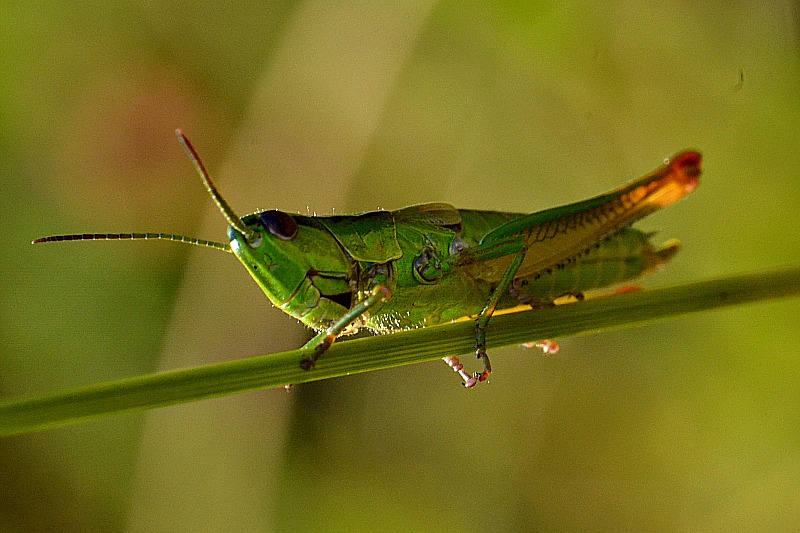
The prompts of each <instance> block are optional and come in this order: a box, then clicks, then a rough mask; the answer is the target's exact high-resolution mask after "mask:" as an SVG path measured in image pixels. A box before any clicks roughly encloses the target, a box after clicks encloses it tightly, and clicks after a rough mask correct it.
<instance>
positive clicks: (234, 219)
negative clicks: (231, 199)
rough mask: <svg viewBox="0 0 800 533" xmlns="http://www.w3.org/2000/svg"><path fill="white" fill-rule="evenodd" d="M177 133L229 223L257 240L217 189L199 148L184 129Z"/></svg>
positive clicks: (248, 237)
mask: <svg viewBox="0 0 800 533" xmlns="http://www.w3.org/2000/svg"><path fill="white" fill-rule="evenodd" d="M175 135H177V136H178V141H180V143H181V145H182V146H183V149H184V150H186V154H187V155H188V156H189V158H190V159H191V160H192V163H194V168H195V169H197V173H198V174H199V175H200V179H202V180H203V185H205V187H206V190H207V191H208V194H210V195H211V198H213V199H214V202H215V203H216V204H217V207H219V210H220V211H221V212H222V216H224V217H225V220H227V221H228V224H230V225H231V226H233V228H234V229H235V230H236V231H238V232H239V233H241V234H242V235H244V237H245V238H246V239H247V240H248V241H249V242H252V241H253V240H255V238H256V234H255V232H254V231H252V230H250V229H247V226H245V225H244V222H242V219H241V218H239V216H238V215H237V214H236V213H234V211H233V209H232V208H231V206H229V205H228V202H226V201H225V199H224V198H223V197H222V195H221V194H220V193H219V191H217V188H216V187H215V186H214V182H213V181H211V176H209V175H208V171H207V170H206V167H205V165H203V161H202V159H200V155H199V154H198V153H197V150H195V149H194V146H192V143H191V141H189V139H188V138H187V137H186V135H184V134H183V130H180V129H177V130H175Z"/></svg>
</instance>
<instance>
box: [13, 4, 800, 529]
mask: <svg viewBox="0 0 800 533" xmlns="http://www.w3.org/2000/svg"><path fill="white" fill-rule="evenodd" d="M2 4H3V5H2V7H0V10H1V11H0V35H2V40H0V76H2V78H1V79H0V82H1V83H0V180H2V190H3V193H2V195H0V202H2V213H3V225H2V227H3V236H2V243H3V250H4V251H3V253H2V254H0V268H1V269H2V272H1V273H2V279H3V283H2V299H0V312H1V313H2V317H1V318H0V396H1V397H2V398H16V397H20V396H23V395H34V394H40V393H45V392H50V391H55V390H58V389H62V388H64V387H70V386H76V385H82V384H90V383H95V382H101V381H105V380H110V379H117V378H123V377H129V376H138V375H142V374H145V373H150V372H155V371H158V370H164V369H171V368H183V367H187V366H192V365H199V364H205V363H209V362H214V361H223V360H229V359H235V358H240V357H246V356H251V355H257V354H264V353H270V352H274V351H279V350H284V349H290V348H294V347H297V346H299V345H300V344H301V343H302V342H303V341H304V339H305V338H307V335H308V332H307V331H306V330H305V329H304V328H303V327H302V326H301V325H299V324H298V323H296V321H295V320H293V319H290V318H288V317H286V316H284V315H282V314H281V313H280V312H279V311H278V310H276V309H274V308H272V307H271V305H270V304H269V302H268V301H267V299H266V298H265V297H264V296H263V295H262V294H261V293H260V291H259V289H258V288H257V287H256V285H255V284H254V283H252V282H251V280H250V278H249V276H248V274H247V273H246V272H245V271H244V269H242V268H241V267H240V265H239V264H238V262H237V261H236V260H235V259H233V258H232V257H231V256H227V255H224V254H219V253H215V252H213V251H208V250H202V249H195V248H191V247H188V246H179V245H171V244H158V243H156V244H150V243H75V244H62V245H50V246H37V247H34V246H31V245H30V241H31V239H33V238H36V237H40V236H44V235H50V234H56V233H72V232H115V231H131V230H137V231H167V232H175V233H183V234H187V235H192V236H197V237H201V238H208V239H214V240H224V239H225V224H224V222H223V221H222V219H221V217H220V215H219V213H218V212H216V210H215V208H214V206H213V204H212V203H211V202H210V200H209V199H208V198H207V196H206V195H205V192H204V191H203V189H202V187H201V186H200V184H199V182H198V179H197V177H196V176H195V175H194V173H193V170H192V168H191V165H190V163H189V162H188V160H187V159H186V157H185V155H184V154H183V152H182V150H181V149H180V148H179V146H178V144H177V142H176V141H175V139H174V136H173V130H174V129H175V128H176V127H182V128H184V129H185V130H186V131H187V133H188V134H189V136H190V137H191V138H192V140H193V141H194V142H195V144H196V146H197V147H198V149H199V151H200V153H201V154H202V155H203V157H204V159H205V161H206V164H207V166H208V167H209V168H210V171H211V173H212V175H213V176H215V178H216V179H217V180H218V184H219V185H220V187H221V189H222V191H223V193H224V194H225V195H226V197H227V199H228V200H229V201H230V203H231V204H232V205H233V206H234V208H235V209H237V210H238V211H239V212H240V213H241V214H244V213H246V212H250V211H254V210H256V209H259V208H261V209H271V208H281V209H283V210H287V211H295V212H303V213H305V212H306V211H307V210H308V211H310V212H316V213H318V214H331V213H332V212H334V210H335V212H336V213H353V212H359V211H365V210H372V209H375V208H378V207H381V208H386V209H396V208H400V207H403V206H406V205H409V204H414V203H419V202H426V201H446V202H450V203H452V204H454V205H456V206H460V207H470V208H485V209H498V210H506V211H522V212H526V211H534V210H538V209H543V208H546V207H551V206H554V205H558V204H561V203H566V202H571V201H575V200H579V199H583V198H586V197H588V196H591V195H594V194H597V193H600V192H603V191H605V190H606V189H609V188H611V187H615V186H617V185H619V184H621V183H622V182H624V181H626V180H629V179H632V178H634V177H636V176H638V175H640V174H642V173H644V172H646V171H649V170H651V169H652V168H654V167H655V166H657V165H658V164H659V163H660V162H661V160H662V159H663V158H665V157H668V156H669V155H671V154H672V153H674V152H676V151H678V150H680V149H683V148H688V147H692V148H698V149H701V150H702V151H703V152H704V155H705V169H706V173H705V176H704V180H703V183H702V186H701V188H700V189H699V190H698V191H697V192H696V193H695V194H694V195H692V196H691V197H689V198H688V199H687V200H685V201H683V202H681V203H680V204H678V205H676V206H674V207H671V208H669V209H667V210H665V211H663V212H660V213H657V214H656V215H654V216H652V217H651V218H650V219H648V220H647V221H645V222H644V223H642V224H641V225H640V226H641V227H643V228H646V229H654V230H655V229H658V230H660V232H661V233H660V234H659V235H660V236H662V237H663V238H664V239H667V238H671V237H677V238H679V239H680V240H681V241H682V242H683V243H684V245H685V249H684V250H683V252H682V253H681V254H679V256H678V257H677V258H676V260H675V261H674V263H673V264H672V265H670V267H669V268H668V269H666V270H665V271H664V272H663V273H660V274H658V275H657V276H655V277H653V278H652V279H650V280H648V281H647V283H646V284H647V285H648V286H651V287H652V286H664V285H669V284H677V283H681V282H687V281H693V280H699V279H703V278H709V277H715V276H722V275H726V274H733V273H740V272H745V271H750V270H754V269H759V268H765V267H770V266H775V265H780V264H786V263H790V262H797V261H798V260H800V232H798V231H797V217H798V215H799V214H800V209H799V207H800V151H799V150H798V148H800V4H799V3H798V2H780V1H773V2H764V3H754V2H735V3H731V2H703V3H700V4H698V5H692V4H690V3H687V2H674V1H673V2H662V3H649V2H623V1H619V2H609V3H605V4H604V5H603V6H602V7H600V6H599V4H597V3H595V2H579V1H578V2H534V3H531V2H511V1H506V2H503V1H495V2H470V1H468V2H431V1H424V0H420V1H410V2H399V3H395V2H385V3H380V2H379V3H371V2H338V3H332V4H335V5H331V4H329V3H327V2H321V1H316V0H309V1H306V2H289V1H287V2H272V3H264V2H250V1H244V2H238V3H236V4H235V6H236V7H234V8H223V7H222V5H220V4H219V3H217V2H162V1H159V2H155V1H148V0H139V1H130V2H115V3H98V2H82V1H78V2H39V1H32V2H25V3H22V2H3V3H2ZM799 314H800V303H799V302H798V301H796V300H795V301H786V302H779V303H771V304H764V305H755V306H749V307H741V308H736V309H733V310H726V311H720V312H713V313H707V314H702V315H697V316H692V317H687V318H681V319H676V320H670V321H667V322H662V323H658V324H655V325H651V326H647V327H641V328H637V329H631V330H625V331H620V332H615V333H609V334H603V335H596V336H589V337H581V338H574V339H561V345H562V352H561V353H560V354H559V355H557V356H555V357H543V356H542V355H541V354H540V353H539V352H535V351H526V350H524V349H522V348H509V349H504V350H496V351H495V352H494V357H493V362H494V367H495V374H494V375H493V377H492V380H491V383H490V384H489V385H488V386H482V387H478V388H477V389H476V390H472V391H465V390H463V389H462V387H460V386H459V385H458V380H457V378H456V376H455V375H453V373H452V372H451V371H450V370H448V369H447V367H446V366H445V365H444V364H442V363H430V364H424V365H416V366H410V367H404V368H398V369H395V370H389V371H383V372H375V373H370V374H367V375H360V376H353V377H349V378H343V379H337V380H329V381H324V382H320V383H315V384H309V385H303V386H299V387H296V388H295V389H294V390H293V391H292V392H291V393H288V394H287V393H285V392H283V391H280V390H267V391H260V392H255V393H250V394H242V395H238V396H234V397H229V398H223V399H217V400H209V401H204V402H199V403H195V404H191V405H184V406H178V407H171V408H165V409H160V410H156V411H152V412H149V413H145V414H136V415H125V416H118V417H113V418H109V419H106V420H103V421H100V422H94V423H90V424H84V425H78V426H71V427H66V428H62V429H56V430H51V431H46V432H42V433H38V434H33V435H28V436H20V437H14V438H6V439H3V440H1V441H0V530H2V531H9V532H17V531H20V532H21V531H44V530H50V531H56V530H58V531H123V530H124V531H194V532H196V531H264V530H273V529H274V530H284V531H287V530H291V531H312V530H316V531H320V530H328V531H343V530H348V531H352V530H384V531H393V530H394V531H463V530H465V529H466V530H467V531H489V530H491V531H497V530H507V531H514V530H516V531H530V530H550V531H554V530H555V531H559V530H705V531H730V530H750V531H755V530H761V531H778V530H791V529H794V528H795V527H796V526H797V524H798V523H800V358H798V351H799V350H798V346H800V326H798V318H797V317H798V315H799Z"/></svg>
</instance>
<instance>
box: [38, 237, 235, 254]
mask: <svg viewBox="0 0 800 533" xmlns="http://www.w3.org/2000/svg"><path fill="white" fill-rule="evenodd" d="M147 240H162V241H173V242H183V243H186V244H192V245H194V246H203V247H206V248H214V249H216V250H222V251H223V252H228V253H233V252H231V247H230V246H228V245H227V244H222V243H220V242H214V241H205V240H203V239H194V238H192V237H184V236H183V235H175V234H173V233H78V234H75V235H53V236H52V237H42V238H41V239H36V240H35V241H33V242H32V243H31V244H41V243H43V242H63V241H147Z"/></svg>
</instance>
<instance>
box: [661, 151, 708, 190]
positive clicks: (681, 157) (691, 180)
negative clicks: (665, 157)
mask: <svg viewBox="0 0 800 533" xmlns="http://www.w3.org/2000/svg"><path fill="white" fill-rule="evenodd" d="M667 165H668V166H669V168H670V170H671V171H674V172H677V173H679V174H680V175H681V178H682V181H683V183H684V187H685V188H686V192H691V191H693V190H694V189H695V188H697V185H698V181H699V179H700V174H702V173H703V156H702V155H700V152H696V151H694V150H686V151H685V152H680V153H678V154H675V155H674V156H673V157H672V158H671V159H670V160H669V161H668V162H667Z"/></svg>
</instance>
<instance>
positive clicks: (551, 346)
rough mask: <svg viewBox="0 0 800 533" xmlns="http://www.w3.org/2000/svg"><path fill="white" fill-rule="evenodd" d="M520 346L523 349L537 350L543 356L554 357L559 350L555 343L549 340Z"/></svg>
mask: <svg viewBox="0 0 800 533" xmlns="http://www.w3.org/2000/svg"><path fill="white" fill-rule="evenodd" d="M522 346H524V347H525V348H539V349H540V350H542V351H543V352H544V354H545V355H555V354H557V353H558V351H559V350H560V349H561V348H560V347H559V346H558V343H557V342H556V341H554V340H550V339H547V340H543V341H537V342H525V343H523V344H522Z"/></svg>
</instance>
